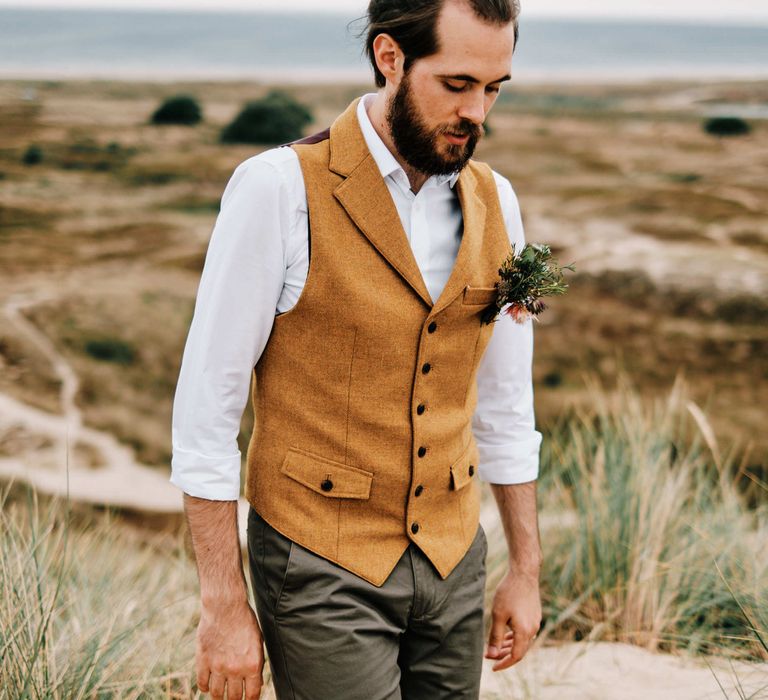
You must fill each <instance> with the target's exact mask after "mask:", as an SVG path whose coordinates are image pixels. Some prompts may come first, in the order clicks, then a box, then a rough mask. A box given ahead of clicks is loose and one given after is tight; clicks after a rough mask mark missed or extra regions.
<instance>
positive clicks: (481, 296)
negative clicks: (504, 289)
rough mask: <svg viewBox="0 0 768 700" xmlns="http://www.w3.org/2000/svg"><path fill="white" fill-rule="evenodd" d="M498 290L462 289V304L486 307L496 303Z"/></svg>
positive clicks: (484, 288) (486, 288)
mask: <svg viewBox="0 0 768 700" xmlns="http://www.w3.org/2000/svg"><path fill="white" fill-rule="evenodd" d="M498 293H499V290H498V289H496V287H467V288H465V289H464V297H463V298H462V303H463V304H469V305H478V306H487V305H488V304H492V303H493V302H494V301H496V295H497V294H498Z"/></svg>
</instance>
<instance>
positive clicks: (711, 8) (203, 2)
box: [0, 0, 768, 24]
mask: <svg viewBox="0 0 768 700" xmlns="http://www.w3.org/2000/svg"><path fill="white" fill-rule="evenodd" d="M367 4H368V3H367V2H366V0H0V7H9V6H10V7H20V8H21V7H23V8H32V7H57V8H64V7H101V8H117V7H129V8H137V9H138V8H151V9H162V8H174V9H188V10H190V9H199V10H205V9H238V10H295V11H308V10H313V11H341V12H345V13H347V14H349V15H350V16H360V15H362V14H363V13H364V11H365V8H366V6H367ZM521 5H522V8H523V15H524V16H525V17H542V16H546V17H552V16H562V17H574V16H581V17H601V16H613V17H657V18H668V19H688V20H692V21H707V20H727V21H733V22H739V21H751V20H757V21H759V22H760V23H761V24H763V23H768V0H618V1H616V2H612V3H611V2H608V1H607V0H578V2H575V1H574V0H521Z"/></svg>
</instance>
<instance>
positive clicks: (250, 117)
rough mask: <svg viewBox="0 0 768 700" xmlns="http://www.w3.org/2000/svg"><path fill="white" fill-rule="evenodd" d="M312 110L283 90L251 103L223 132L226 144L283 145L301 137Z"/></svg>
mask: <svg viewBox="0 0 768 700" xmlns="http://www.w3.org/2000/svg"><path fill="white" fill-rule="evenodd" d="M310 122H312V113H311V112H310V111H309V109H308V108H307V107H305V106H304V105H303V104H301V103H299V102H297V101H296V100H295V99H294V98H293V97H291V96H290V95H287V94H285V93H283V92H279V91H273V92H270V93H269V94H268V95H266V96H265V97H263V98H262V99H260V100H256V101H254V102H249V103H248V104H246V105H245V107H244V108H243V110H242V111H241V112H240V114H238V115H237V117H235V119H234V120H233V121H232V122H231V123H230V124H229V125H228V126H227V127H225V129H224V130H223V131H222V132H221V140H222V142H223V143H260V144H280V143H287V142H288V141H294V140H296V139H299V138H301V136H302V131H303V129H304V127H305V126H306V125H307V124H309V123H310Z"/></svg>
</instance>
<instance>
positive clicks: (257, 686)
mask: <svg viewBox="0 0 768 700" xmlns="http://www.w3.org/2000/svg"><path fill="white" fill-rule="evenodd" d="M260 695H261V675H258V676H248V677H247V678H246V679H245V700H258V698H259V696H260Z"/></svg>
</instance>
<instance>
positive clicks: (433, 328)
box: [427, 321, 437, 333]
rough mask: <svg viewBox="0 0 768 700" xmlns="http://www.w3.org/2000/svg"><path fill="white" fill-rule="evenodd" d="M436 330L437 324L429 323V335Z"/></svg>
mask: <svg viewBox="0 0 768 700" xmlns="http://www.w3.org/2000/svg"><path fill="white" fill-rule="evenodd" d="M436 330H437V324H436V323H435V322H434V321H432V323H430V324H429V325H428V326H427V331H428V332H429V333H434V332H435V331H436Z"/></svg>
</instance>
